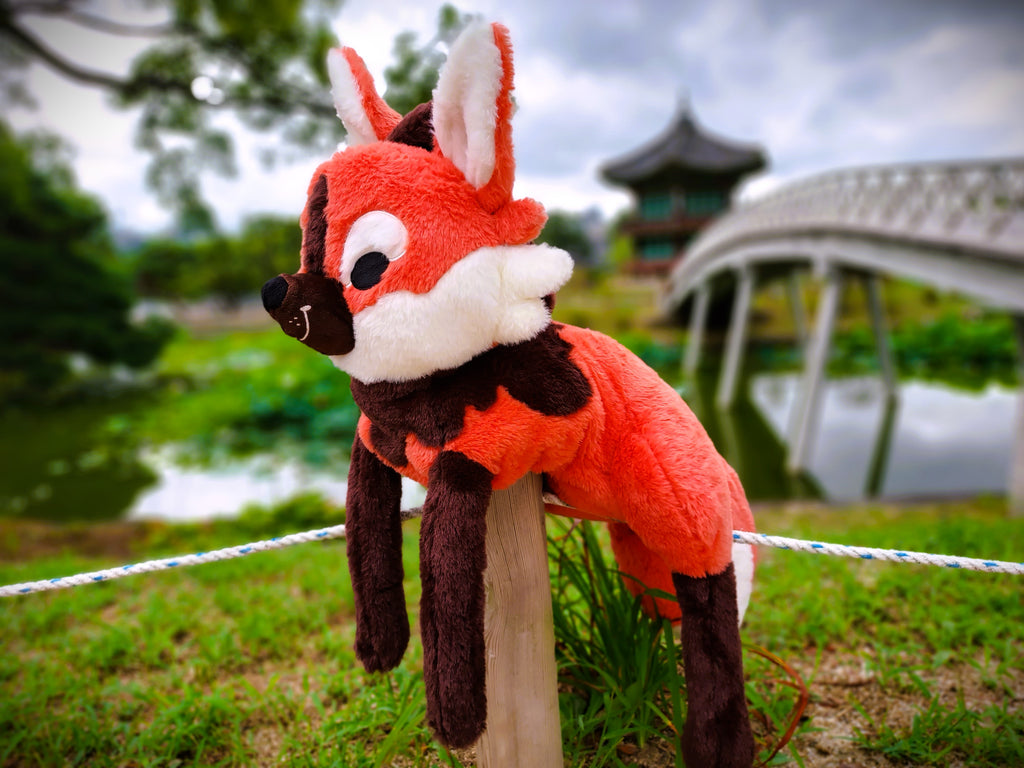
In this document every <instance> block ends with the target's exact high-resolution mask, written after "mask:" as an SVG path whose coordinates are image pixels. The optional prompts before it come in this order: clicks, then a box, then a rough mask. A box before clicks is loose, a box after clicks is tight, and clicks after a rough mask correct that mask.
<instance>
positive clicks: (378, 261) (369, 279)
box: [352, 251, 390, 291]
mask: <svg viewBox="0 0 1024 768" xmlns="http://www.w3.org/2000/svg"><path fill="white" fill-rule="evenodd" d="M389 263H390V262H389V261H388V257H387V256H385V255H384V254H383V253H381V252H380V251H370V252H369V253H364V254H363V255H362V256H360V257H359V258H358V259H356V263H355V264H353V265H352V285H353V286H354V287H355V288H358V289H359V290H360V291H365V290H366V289H367V288H372V287H373V286H375V285H376V284H377V283H379V282H380V278H381V276H382V275H383V274H384V270H385V269H387V268H388V264H389Z"/></svg>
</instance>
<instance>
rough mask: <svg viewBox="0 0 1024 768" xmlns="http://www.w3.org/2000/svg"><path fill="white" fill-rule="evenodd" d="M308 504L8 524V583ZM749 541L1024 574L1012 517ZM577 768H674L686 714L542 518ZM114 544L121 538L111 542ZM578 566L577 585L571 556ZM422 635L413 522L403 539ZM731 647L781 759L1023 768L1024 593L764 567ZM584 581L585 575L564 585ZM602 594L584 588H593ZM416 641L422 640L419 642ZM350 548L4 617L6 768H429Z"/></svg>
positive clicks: (760, 729) (117, 589) (320, 514)
mask: <svg viewBox="0 0 1024 768" xmlns="http://www.w3.org/2000/svg"><path fill="white" fill-rule="evenodd" d="M340 517H341V513H340V511H339V510H332V509H329V508H326V507H324V506H323V505H322V504H320V503H319V502H317V501H315V500H312V499H305V500H302V501H300V502H298V503H296V504H293V505H292V506H291V507H288V508H285V509H282V510H277V511H272V510H254V511H252V512H251V513H250V514H248V515H246V516H245V517H244V518H242V519H241V520H240V521H233V522H217V523H209V524H203V525H193V526H166V525H157V524H150V525H148V526H134V527H132V526H123V527H119V528H118V530H119V531H120V535H119V536H118V535H113V530H111V531H108V534H111V535H108V536H106V537H104V538H103V541H106V542H108V543H107V545H105V546H106V548H105V549H103V548H100V547H99V545H95V542H93V544H90V539H89V537H88V536H85V535H81V536H76V535H75V530H74V529H73V528H72V529H67V528H65V529H59V530H54V529H49V528H45V527H40V526H30V525H26V524H19V523H14V522H5V523H0V526H2V527H0V551H2V552H3V558H2V559H3V563H2V564H0V583H4V584H6V583H11V582H15V581H24V580H31V579H38V578H46V577H51V576H55V575H66V574H69V573H73V572H79V571H81V570H88V569H94V568H99V567H109V566H111V565H116V564H118V563H121V562H128V561H130V560H138V559H143V558H148V557H154V556H161V555H169V554H177V553H182V552H188V551H196V550H207V549H211V548H213V547H217V546H225V545H228V544H235V543H241V541H242V540H249V539H252V538H259V537H263V536H268V535H277V534H280V533H285V532H291V531H293V530H298V529H302V528H305V527H307V526H312V525H317V524H320V523H325V522H337V521H338V520H339V518H340ZM758 519H759V525H760V527H761V529H762V530H765V531H770V532H773V533H779V534H783V535H795V536H809V537H814V538H819V539H823V540H832V541H842V542H849V543H859V544H865V545H873V546H887V547H888V546H891V547H901V548H907V549H916V550H924V551H933V552H950V553H956V554H963V555H974V556H984V557H994V558H1000V559H1008V560H1020V559H1022V553H1024V521H1021V520H1010V519H1007V518H1006V517H1005V509H1004V508H1003V506H1002V504H1001V503H1000V502H989V501H978V502H974V503H970V504H952V503H950V504H943V505H931V506H926V507H916V508H913V509H897V508H885V507H855V508H847V509H827V510H825V509H812V508H803V509H782V508H778V509H765V510H761V511H760V513H759V515H758ZM549 532H550V533H551V545H550V549H551V563H552V572H553V575H554V589H553V591H554V594H555V610H556V624H557V625H558V630H557V638H556V640H557V646H558V656H559V668H560V675H561V688H562V693H561V697H560V704H561V709H562V727H563V737H564V749H565V756H566V764H567V765H573V766H599V765H641V766H674V765H676V764H677V762H676V755H675V746H674V745H675V736H674V733H673V730H674V729H675V728H677V727H678V723H679V722H680V721H681V717H682V707H683V706H684V702H685V697H684V700H683V702H682V703H680V704H678V706H677V705H676V704H675V703H674V701H673V695H672V690H671V689H672V686H673V684H674V680H675V678H676V669H675V665H674V664H672V663H671V659H672V654H673V653H674V652H675V653H677V652H678V648H677V647H676V645H675V644H674V643H670V642H669V641H668V638H667V636H666V634H665V633H664V632H663V631H662V627H660V626H658V625H656V624H654V623H652V622H650V621H648V620H646V619H643V618H641V617H640V616H639V615H638V613H637V609H636V605H635V603H633V602H632V601H631V600H630V599H629V598H628V597H627V596H626V595H625V594H624V593H623V590H622V589H621V587H620V586H619V583H618V580H617V579H613V578H610V574H607V573H606V572H605V571H604V570H602V567H601V563H602V559H601V556H600V552H601V548H600V544H599V543H598V542H599V541H600V540H601V536H602V532H601V531H600V529H588V531H586V532H584V531H581V530H579V529H577V530H575V531H572V532H571V533H570V532H568V530H567V526H566V524H565V523H564V521H559V520H554V519H551V520H550V522H549ZM112 541H113V542H116V543H114V544H110V543H109V542H112ZM587 541H589V542H590V544H591V545H592V546H594V547H596V549H593V550H591V551H589V552H587V553H586V556H587V557H589V558H590V559H589V563H590V573H589V574H588V575H587V577H586V581H585V582H584V581H579V580H578V573H579V569H578V568H575V569H574V568H573V564H578V563H580V562H582V560H583V557H584V552H583V551H582V550H581V547H583V545H584V543H586V542H587ZM405 547H406V550H405V551H406V558H405V560H406V572H407V578H406V593H407V595H408V596H409V602H410V610H411V612H412V614H413V621H414V625H415V614H416V610H417V608H416V605H417V601H418V595H419V583H418V578H417V551H416V524H415V523H409V524H407V528H406V537H405ZM759 555H760V561H759V573H758V579H757V585H756V589H755V596H754V601H753V604H752V606H751V609H750V611H749V612H748V616H747V622H746V626H745V629H744V639H745V642H746V643H748V644H749V645H750V646H751V648H748V651H747V653H746V661H745V663H746V667H747V680H748V697H749V699H750V701H751V704H752V717H753V721H754V725H755V729H756V731H757V733H758V738H759V740H760V743H761V744H762V746H763V747H764V749H765V752H766V751H767V748H768V747H769V746H770V745H771V744H772V743H773V742H774V740H775V739H777V737H778V735H779V733H780V732H781V730H782V729H784V727H785V722H786V719H787V717H788V714H789V712H790V710H791V708H792V706H793V703H794V701H795V699H796V695H795V693H794V691H793V689H792V688H790V687H789V686H788V685H787V684H786V681H787V680H788V679H789V678H788V675H787V674H786V673H784V672H783V671H782V670H781V669H780V668H778V667H776V666H774V665H773V664H771V663H769V662H766V661H764V659H763V658H762V657H761V656H760V655H758V653H757V652H756V651H755V650H754V647H755V646H756V647H759V648H763V649H765V650H767V651H770V652H771V653H773V654H776V655H778V656H779V657H781V659H782V660H783V661H785V662H786V663H787V664H788V665H789V666H790V667H792V668H793V669H794V670H795V671H797V672H799V673H800V675H802V677H803V678H804V679H805V680H806V682H807V684H808V686H809V688H810V692H811V703H810V705H809V707H808V709H807V710H806V712H805V713H804V716H803V720H802V722H801V724H800V726H799V729H798V731H797V735H796V737H795V738H794V740H793V742H791V744H790V745H789V746H788V747H787V748H786V749H785V750H784V751H783V753H782V754H781V755H780V756H778V757H777V758H775V761H774V763H773V764H784V763H786V764H794V765H809V766H810V765H813V766H843V765H857V766H896V765H907V764H911V765H936V766H945V765H950V766H952V765H972V766H1006V765H1014V764H1022V763H1024V741H1022V737H1021V734H1022V733H1024V631H1022V630H1021V627H1022V626H1024V605H1022V601H1021V582H1020V578H1019V577H1012V576H997V575H991V574H977V573H969V572H961V571H949V570H943V569H936V568H923V567H910V566H897V565H890V564H883V563H875V562H863V561H847V560H840V559H837V558H825V557H814V556H809V555H803V554H798V553H792V552H783V551H775V550H761V551H760V553H759ZM574 574H577V575H574ZM591 584H593V585H596V586H595V587H594V588H591V586H590V585H591ZM414 634H415V633H414ZM353 637H354V626H353V605H352V594H351V589H350V587H349V582H348V576H347V571H346V568H345V562H344V544H343V543H342V542H324V543H320V544H311V545H305V546H301V547H296V548H292V549H289V550H283V551H278V552H273V553H265V554H260V555H255V556H252V557H248V558H244V559H242V560H236V561H230V562H225V563H217V564H212V565H206V566H202V567H198V568H192V569H189V570H184V571H172V572H164V573H159V574H151V575H144V576H138V577H132V578H130V579H125V580H123V581H119V582H112V583H109V584H97V585H91V586H88V587H82V588H77V589H74V590H70V591H65V592H58V593H50V594H39V595H32V596H27V597H23V598H17V599H4V600H3V601H0V644H2V647H3V649H4V653H3V654H2V656H0V766H5V768H11V767H13V766H18V767H19V768H20V767H21V766H64V765H90V766H150V765H152V766H156V765H160V766H166V765H237V766H249V765H281V764H285V765H296V766H382V765H396V766H433V765H460V764H472V755H471V753H466V752H460V753H458V754H447V753H445V752H444V751H443V750H439V749H438V748H437V746H436V745H435V744H434V743H433V742H432V741H431V739H430V735H429V733H428V732H427V730H426V729H425V727H424V723H423V716H424V709H425V704H424V700H423V693H422V681H421V678H420V661H421V649H420V646H419V644H418V642H417V641H415V640H414V642H413V644H412V646H411V647H410V649H409V652H408V653H407V655H406V658H405V660H404V661H403V663H402V665H401V666H400V667H399V668H398V669H397V670H396V671H394V672H393V673H391V674H389V675H383V676H367V675H366V674H365V673H364V672H363V671H362V670H361V668H360V666H359V665H358V663H357V661H356V659H355V657H354V654H353V652H352V645H353Z"/></svg>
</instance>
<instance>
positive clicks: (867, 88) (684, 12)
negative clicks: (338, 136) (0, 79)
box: [4, 0, 1024, 231]
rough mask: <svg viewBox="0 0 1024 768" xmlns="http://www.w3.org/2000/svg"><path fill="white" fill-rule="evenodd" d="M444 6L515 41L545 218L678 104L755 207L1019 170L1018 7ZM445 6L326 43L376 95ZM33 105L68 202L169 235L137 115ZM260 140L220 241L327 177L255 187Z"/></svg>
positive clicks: (366, 14) (91, 103)
mask: <svg viewBox="0 0 1024 768" xmlns="http://www.w3.org/2000/svg"><path fill="white" fill-rule="evenodd" d="M455 4H456V6H457V7H458V8H459V9H460V10H463V11H470V12H477V13H480V14H482V15H483V16H484V17H485V18H487V19H489V20H498V21H502V22H504V23H505V24H506V25H507V26H508V27H509V28H510V30H511V34H512V42H513V46H514V48H515V62H516V99H517V103H518V106H519V111H518V113H517V115H516V117H515V121H514V140H515V143H516V151H517V156H518V163H519V165H518V180H517V184H516V194H517V195H519V196H524V195H528V196H531V197H535V198H537V199H539V200H541V201H542V202H543V203H545V204H546V205H547V206H548V207H549V208H562V209H567V210H583V209H586V208H588V207H591V206H594V205H597V206H599V207H600V208H601V209H602V210H603V211H604V212H605V213H607V214H611V213H614V212H615V211H617V210H619V209H621V208H623V207H625V206H627V205H628V204H629V198H628V196H627V195H626V194H624V193H623V192H622V191H619V190H615V189H613V188H611V187H609V186H607V185H606V184H604V183H603V182H602V181H601V180H600V179H599V178H598V168H599V166H600V165H601V164H602V163H603V162H605V161H607V160H609V159H611V158H613V157H616V156H618V155H621V154H623V153H625V152H627V151H629V150H632V149H634V148H636V147H637V146H639V145H641V144H643V143H644V142H646V141H648V140H649V139H651V138H652V137H654V136H655V135H656V134H658V133H659V132H660V131H661V130H662V129H663V128H664V127H665V126H666V125H667V123H668V122H669V121H670V120H671V118H672V115H673V112H674V111H675V109H676V105H677V102H678V100H679V96H680V94H683V93H685V94H688V96H689V99H690V102H691V104H692V108H693V110H694V112H695V114H696V116H697V118H698V121H699V122H700V123H702V124H703V125H705V126H706V127H708V128H709V129H711V130H712V131H714V132H716V133H718V134H721V135H724V136H728V137H732V138H735V139H738V140H741V141H750V142H757V143H760V144H761V145H763V146H764V148H765V149H766V151H767V153H768V156H769V159H770V167H769V169H768V170H767V171H766V172H765V173H763V174H761V175H760V177H758V178H757V179H755V180H754V181H753V183H752V185H751V191H754V192H756V191H757V190H758V189H761V190H763V189H766V188H769V187H771V186H772V185H774V184H777V183H778V182H779V181H781V180H786V179H790V178H793V177H798V176H801V175H804V174H807V173H811V172H815V171H819V170H824V169H829V168H837V167H843V166H849V165H856V164H863V163H879V162H897V161H910V160H933V159H959V158H973V157H1003V156H1010V155H1018V156H1019V155H1024V2H1020V1H1019V0H1017V1H1016V2H1014V1H1012V0H969V1H967V0H692V1H687V0H676V1H675V2H671V1H669V0H642V1H640V2H621V1H619V2H615V1H613V0H587V1H585V2H552V0H516V2H514V3H512V2H503V3H502V2H497V0H462V1H461V2H457V3H455ZM105 5H108V6H109V7H113V8H115V9H117V8H119V7H120V6H119V4H118V3H116V2H115V3H105ZM440 5H441V3H440V2H435V1H433V0H432V1H431V2H423V1H422V0H420V2H408V1H403V0H347V2H346V4H345V5H344V6H343V8H342V10H341V11H340V13H339V14H338V18H337V21H336V23H335V31H336V32H337V34H338V36H339V38H340V39H341V40H342V41H343V42H344V43H345V44H346V45H351V46H352V47H354V48H356V49H357V50H358V51H359V53H360V54H361V55H362V56H363V58H364V59H365V60H366V61H367V64H368V65H369V67H370V69H371V71H372V72H373V73H374V76H375V77H376V79H377V82H378V86H379V88H380V89H381V90H383V87H384V83H383V70H384V67H385V66H386V65H387V64H388V63H389V61H390V58H391V45H392V41H393V40H394V37H395V35H397V34H398V33H399V32H402V31H403V30H413V31H416V32H418V33H419V34H420V40H421V41H425V40H427V39H429V37H430V36H432V34H433V32H434V30H435V29H436V19H437V12H438V8H439V7H440ZM254 7H258V6H254ZM35 28H36V29H37V30H38V31H39V34H41V35H43V36H44V38H48V42H50V43H51V44H52V45H54V46H55V47H59V48H61V49H62V50H63V51H64V52H65V54H66V55H67V56H69V57H70V58H73V59H75V60H76V61H79V62H81V63H85V64H89V65H90V66H92V67H93V68H97V69H103V68H107V69H111V70H121V71H123V69H124V67H125V61H126V60H127V58H128V57H129V56H130V51H128V50H127V49H125V48H123V47H119V46H117V45H110V44H109V43H108V42H106V41H102V40H101V38H98V37H96V36H93V35H85V34H81V33H76V34H69V32H68V30H67V29H66V28H62V27H61V26H60V25H54V24H51V25H49V26H45V27H43V26H36V27H35ZM30 87H31V88H32V90H33V91H34V94H35V96H36V97H37V99H38V100H39V102H40V108H39V109H38V110H37V111H36V112H35V113H24V112H11V113H10V116H11V118H12V119H13V121H14V123H15V125H16V126H17V127H19V128H23V127H27V126H28V125H37V124H42V125H46V126H48V127H50V128H51V129H53V130H55V131H57V132H59V133H61V134H63V135H64V136H66V137H67V138H68V139H70V141H71V143H72V144H73V145H74V146H75V148H76V150H77V156H76V169H77V172H78V177H79V181H80V183H81V184H82V186H84V187H85V188H86V189H88V190H90V191H92V192H95V193H97V194H99V195H100V196H101V197H102V198H103V199H104V201H105V202H106V204H107V206H108V208H109V209H110V211H111V213H112V214H113V217H114V219H115V222H116V224H117V225H118V226H120V227H124V228H130V229H136V230H143V231H149V230H154V229H157V228H160V227H162V226H165V225H167V224H168V222H169V216H168V215H167V213H166V212H165V211H163V210H161V208H160V206H159V205H158V203H157V202H156V200H155V199H154V198H153V197H152V195H150V194H149V193H147V192H146V191H145V188H144V185H143V182H142V169H143V166H144V164H145V162H146V157H145V156H143V155H141V154H139V153H137V152H136V151H134V150H133V148H132V134H133V115H132V113H124V112H117V111H114V110H112V109H111V108H109V107H108V106H107V100H106V98H105V97H104V96H103V95H102V94H100V93H98V92H96V91H94V90H91V89H89V88H85V87H81V86H74V85H70V84H68V83H66V82H64V81H61V80H60V79H59V78H57V77H56V76H53V75H51V74H50V73H48V72H46V71H43V70H42V68H41V67H37V68H36V69H35V70H34V71H33V72H32V75H31V80H30ZM4 111H5V112H9V110H7V109H5V110H4ZM266 141H267V139H266V137H260V138H257V139H249V138H246V137H239V140H238V150H239V158H238V160H239V166H240V175H239V177H238V178H237V179H234V180H231V181H223V180H219V179H215V178H213V177H211V178H210V179H209V180H208V182H207V183H206V190H207V193H208V195H209V197H210V199H211V200H212V201H213V202H214V204H215V208H216V210H217V214H218V218H219V220H220V222H221V223H222V224H223V225H224V226H226V227H234V226H235V225H237V223H238V222H239V220H240V219H241V218H242V217H244V216H245V215H247V214H252V213H258V212H264V211H272V212H276V213H282V214H285V215H295V216H296V217H297V216H298V212H299V210H300V209H301V207H302V205H303V203H304V199H305V190H306V185H307V182H308V180H309V177H310V175H311V173H312V171H313V168H314V167H315V165H316V164H317V162H318V161H319V160H320V159H321V158H317V157H304V158H300V159H298V160H297V161H295V162H293V163H288V164H284V165H279V166H278V167H277V168H275V169H274V171H273V172H270V173H267V172H265V171H263V170H262V169H261V167H260V164H259V162H258V161H257V160H256V149H257V147H258V146H260V145H261V144H265V143H266Z"/></svg>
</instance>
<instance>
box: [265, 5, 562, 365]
mask: <svg viewBox="0 0 1024 768" xmlns="http://www.w3.org/2000/svg"><path fill="white" fill-rule="evenodd" d="M328 67H329V70H330V75H331V81H332V83H333V95H334V99H335V103H336V105H337V108H338V115H339V116H340V117H341V119H342V121H343V122H344V123H345V127H346V128H347V130H348V132H349V138H348V144H349V146H348V147H347V148H346V149H345V150H344V151H341V152H338V153H336V154H335V155H334V156H333V157H332V158H331V159H330V160H328V161H327V162H326V163H323V164H322V165H321V166H320V167H319V168H317V170H316V172H315V173H314V174H313V180H312V182H311V183H310V186H309V198H308V202H307V205H306V209H305V211H304V212H303V227H304V232H305V236H304V240H303V246H302V268H301V270H300V272H299V273H298V274H296V275H282V276H280V277H279V278H275V279H274V280H272V281H270V282H269V283H267V285H266V286H264V291H263V298H264V303H265V305H266V306H267V308H268V310H269V311H270V313H271V315H273V317H274V318H275V319H276V320H277V321H278V322H279V323H280V324H281V327H282V328H283V329H284V331H285V333H288V334H289V335H291V336H295V337H296V338H298V339H299V340H300V341H303V342H304V343H305V344H308V345H309V346H310V347H312V348H313V349H316V350H317V351H319V352H322V353H324V354H326V355H330V356H331V359H332V360H333V361H334V363H335V364H336V365H337V366H338V367H339V368H341V369H342V370H344V371H346V372H347V373H349V374H351V375H352V376H353V377H355V378H357V379H358V380H360V381H363V382H366V383H373V382H378V381H408V380H414V379H418V378H420V377H422V376H424V375H427V374H429V373H432V372H434V371H437V370H445V369H449V368H455V367H457V366H459V365H461V364H463V363H465V362H467V361H468V360H470V359H472V358H473V357H475V356H476V355H478V354H479V353H481V352H483V351H485V350H487V349H489V348H490V347H492V346H494V345H495V344H509V343H515V342H518V341H523V340H525V339H529V338H532V337H533V336H535V335H536V334H537V333H538V332H539V331H540V330H541V329H542V328H543V327H545V326H546V325H547V323H548V321H549V314H548V309H547V306H546V304H545V302H544V297H545V296H548V295H550V294H553V293H554V292H555V291H556V290H558V288H560V287H561V286H562V284H563V283H564V282H565V281H566V280H567V279H568V277H569V275H570V273H571V270H572V261H571V259H570V258H569V257H568V255H567V254H565V253H564V252H562V251H558V250H555V249H551V248H548V247H546V246H539V245H527V243H529V241H531V240H533V238H535V237H536V236H537V234H538V233H539V232H540V230H541V228H542V227H543V225H544V221H545V215H544V209H543V208H542V207H541V205H540V204H539V203H537V202H535V201H533V200H530V199H523V200H514V199H513V198H512V182H513V177H514V175H515V162H514V160H513V155H512V138H511V126H510V123H509V118H510V116H511V112H512V101H511V96H510V93H511V90H512V61H511V48H510V45H509V42H508V33H507V31H506V30H505V29H504V28H503V27H501V26H498V25H495V26H490V25H486V24H476V25H474V26H472V27H470V28H469V29H468V30H467V31H466V32H465V33H464V34H463V35H462V36H460V37H459V39H458V41H457V42H456V43H455V45H454V46H453V49H452V52H451V56H450V60H449V64H448V66H446V67H445V68H444V69H443V71H442V73H441V76H440V79H439V82H438V86H437V90H436V91H435V93H434V100H433V102H432V103H427V104H424V105H421V106H420V107H418V108H417V109H416V110H414V111H413V112H411V113H410V114H409V115H407V116H406V117H404V118H402V117H400V116H399V115H398V114H397V113H396V112H394V111H393V110H392V109H391V108H390V107H388V106H387V104H386V103H385V102H384V101H383V100H382V99H381V98H380V96H378V95H377V93H376V91H375V90H374V87H373V83H372V81H371V79H370V76H369V74H368V72H367V70H366V67H365V65H364V64H363V61H362V60H361V59H360V58H359V56H358V55H357V54H356V53H355V51H353V50H352V49H351V48H343V49H340V50H334V51H332V52H331V54H330V57H329V59H328Z"/></svg>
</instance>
